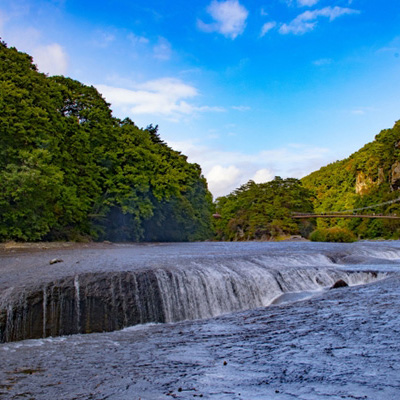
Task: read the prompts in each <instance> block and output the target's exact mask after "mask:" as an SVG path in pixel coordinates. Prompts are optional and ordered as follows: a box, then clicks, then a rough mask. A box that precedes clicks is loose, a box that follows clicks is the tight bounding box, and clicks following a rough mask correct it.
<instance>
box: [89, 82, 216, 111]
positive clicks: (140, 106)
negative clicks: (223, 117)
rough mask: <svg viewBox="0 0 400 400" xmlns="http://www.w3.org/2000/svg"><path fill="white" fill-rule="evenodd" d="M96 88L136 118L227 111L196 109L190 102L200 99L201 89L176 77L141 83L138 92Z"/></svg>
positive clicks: (205, 108)
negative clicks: (136, 116) (151, 115)
mask: <svg viewBox="0 0 400 400" xmlns="http://www.w3.org/2000/svg"><path fill="white" fill-rule="evenodd" d="M95 86H96V88H97V89H98V90H99V92H100V93H102V94H103V95H104V97H105V98H106V99H107V101H108V102H110V103H111V104H112V105H114V106H117V107H122V109H123V110H124V111H125V112H128V113H130V114H133V115H135V114H136V115H137V114H159V115H164V116H167V117H171V118H178V117H179V116H181V115H189V114H193V113H195V112H207V111H217V112H218V111H224V109H222V108H220V107H209V106H194V105H192V104H190V103H188V102H187V101H186V100H188V99H192V98H194V97H196V96H198V91H197V89H196V88H195V87H194V86H191V85H188V84H186V83H184V82H182V81H181V80H179V79H175V78H162V79H157V80H153V81H148V82H145V83H142V84H137V85H136V86H135V88H134V89H125V88H119V87H113V86H108V85H95Z"/></svg>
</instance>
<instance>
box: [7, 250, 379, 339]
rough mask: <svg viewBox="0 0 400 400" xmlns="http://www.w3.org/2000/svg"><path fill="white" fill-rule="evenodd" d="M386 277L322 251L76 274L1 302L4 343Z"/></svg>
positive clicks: (187, 315) (194, 314) (223, 309)
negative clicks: (341, 264) (343, 265)
mask: <svg viewBox="0 0 400 400" xmlns="http://www.w3.org/2000/svg"><path fill="white" fill-rule="evenodd" d="M385 276H386V274H385V273H375V272H368V271H364V272H356V271H345V270H342V269H338V268H335V265H334V264H333V262H332V260H331V258H329V257H327V256H326V255H324V254H267V255H257V256H244V257H235V258H222V259H221V258H213V257H208V258H207V257H204V258H203V259H200V260H199V259H196V260H195V261H190V262H188V263H187V264H185V263H182V262H181V263H178V264H177V265H175V266H163V267H160V266H159V267H151V268H147V269H142V270H131V271H118V272H115V271H104V272H92V273H81V274H75V275H74V276H72V277H66V278H62V279H56V280H53V281H51V282H47V283H46V284H45V285H44V286H41V287H40V288H38V289H35V287H30V288H29V289H28V288H25V289H24V290H20V289H18V288H14V290H11V291H10V290H8V291H7V296H3V297H2V298H1V305H2V306H1V310H2V314H1V315H0V340H1V341H3V342H5V341H15V340H22V339H26V338H39V337H46V336H58V335H64V334H72V333H90V332H101V331H111V330H117V329H121V328H123V327H127V326H131V325H136V324H143V323H148V322H174V321H181V320H185V319H201V318H209V317H214V316H217V315H221V314H224V313H230V312H235V311H241V310H246V309H252V308H257V307H265V306H268V305H270V304H272V303H273V302H274V301H275V302H277V301H276V300H277V299H279V298H280V297H281V296H282V295H284V294H290V293H299V292H310V291H317V290H321V289H324V288H329V287H331V286H332V285H333V284H334V283H335V282H336V281H337V280H339V279H342V280H345V281H346V282H347V283H348V284H349V285H356V284H362V283H368V282H371V281H374V280H377V279H382V278H384V277H385Z"/></svg>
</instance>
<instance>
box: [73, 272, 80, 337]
mask: <svg viewBox="0 0 400 400" xmlns="http://www.w3.org/2000/svg"><path fill="white" fill-rule="evenodd" d="M74 287H75V304H76V307H75V313H76V330H77V332H80V331H81V324H80V321H81V300H80V294H79V277H78V275H76V276H75V278H74Z"/></svg>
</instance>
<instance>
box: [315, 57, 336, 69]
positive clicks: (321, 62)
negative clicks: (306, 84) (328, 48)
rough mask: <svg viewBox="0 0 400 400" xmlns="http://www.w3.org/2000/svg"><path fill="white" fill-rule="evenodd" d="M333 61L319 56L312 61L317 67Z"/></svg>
mask: <svg viewBox="0 0 400 400" xmlns="http://www.w3.org/2000/svg"><path fill="white" fill-rule="evenodd" d="M332 63H333V60H332V59H331V58H320V59H319V60H315V61H313V64H314V65H316V66H317V67H323V66H325V65H330V64H332Z"/></svg>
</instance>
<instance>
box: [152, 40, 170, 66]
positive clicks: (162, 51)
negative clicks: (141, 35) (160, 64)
mask: <svg viewBox="0 0 400 400" xmlns="http://www.w3.org/2000/svg"><path fill="white" fill-rule="evenodd" d="M153 54H154V58H157V59H158V60H169V59H170V58H171V55H172V47H171V43H170V42H169V41H168V40H167V39H165V38H163V37H160V38H159V39H158V43H157V44H156V45H155V46H154V47H153Z"/></svg>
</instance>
